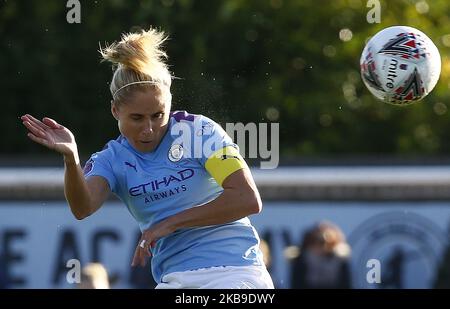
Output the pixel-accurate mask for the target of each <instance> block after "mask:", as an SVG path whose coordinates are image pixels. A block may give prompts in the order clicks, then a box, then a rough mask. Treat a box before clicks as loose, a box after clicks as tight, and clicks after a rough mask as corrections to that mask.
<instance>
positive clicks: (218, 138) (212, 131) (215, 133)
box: [196, 116, 239, 166]
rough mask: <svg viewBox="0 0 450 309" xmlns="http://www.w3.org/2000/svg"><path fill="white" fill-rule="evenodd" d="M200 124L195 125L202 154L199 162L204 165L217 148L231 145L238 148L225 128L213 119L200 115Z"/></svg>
mask: <svg viewBox="0 0 450 309" xmlns="http://www.w3.org/2000/svg"><path fill="white" fill-rule="evenodd" d="M199 120H200V126H199V125H197V127H198V128H197V131H196V134H197V135H200V136H201V138H202V152H201V153H202V156H201V158H200V163H201V164H202V165H203V166H205V164H206V161H207V160H208V159H209V158H210V157H211V156H212V155H213V154H214V153H216V152H217V151H218V150H221V149H223V148H225V147H228V146H231V147H234V148H236V149H237V150H238V152H239V148H238V146H237V145H236V144H235V143H234V142H233V140H232V139H231V137H230V136H229V135H228V134H227V132H225V130H224V129H223V128H222V127H221V126H220V125H219V124H218V123H216V122H215V121H213V120H211V119H209V118H208V117H205V116H201V117H200V119H199Z"/></svg>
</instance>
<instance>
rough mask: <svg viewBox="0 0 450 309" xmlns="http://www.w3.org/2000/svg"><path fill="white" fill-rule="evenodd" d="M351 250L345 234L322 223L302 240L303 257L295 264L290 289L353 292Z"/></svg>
mask: <svg viewBox="0 0 450 309" xmlns="http://www.w3.org/2000/svg"><path fill="white" fill-rule="evenodd" d="M349 259H350V246H349V245H348V244H347V242H346V240H345V236H344V234H343V233H342V231H341V230H340V229H339V227H337V226H336V225H334V224H332V223H330V222H320V223H318V224H317V225H315V226H314V227H313V228H312V229H310V230H308V231H307V232H306V233H305V234H304V237H303V240H302V243H301V246H300V254H299V256H298V257H297V258H295V259H294V260H293V272H292V280H291V287H292V288H297V289H298V288H303V289H314V288H331V289H346V288H350V287H351V286H350V280H351V279H350V265H349V264H350V262H349Z"/></svg>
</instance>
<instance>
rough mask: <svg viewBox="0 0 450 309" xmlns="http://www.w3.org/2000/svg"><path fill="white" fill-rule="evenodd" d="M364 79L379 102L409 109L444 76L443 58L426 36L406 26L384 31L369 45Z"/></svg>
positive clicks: (363, 59) (364, 55)
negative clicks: (442, 72) (409, 106)
mask: <svg viewBox="0 0 450 309" xmlns="http://www.w3.org/2000/svg"><path fill="white" fill-rule="evenodd" d="M360 67H361V76H362V80H363V82H364V84H365V85H366V86H367V88H368V89H369V91H370V92H371V93H372V94H373V95H374V96H375V97H377V98H378V99H380V100H382V101H384V102H387V103H391V104H395V105H408V104H411V103H414V102H417V101H419V100H421V99H423V98H424V97H425V96H426V95H427V94H428V93H430V92H431V90H433V88H434V86H436V83H437V81H438V79H439V75H440V73H441V56H440V54H439V51H438V49H437V47H436V45H434V43H433V42H432V41H431V40H430V38H429V37H427V36H426V35H425V34H424V33H423V32H421V31H419V30H417V29H415V28H412V27H407V26H394V27H389V28H386V29H383V30H381V31H380V32H378V33H377V34H375V36H373V37H372V38H371V39H370V40H369V42H368V43H367V44H366V46H365V48H364V50H363V52H362V55H361V59H360Z"/></svg>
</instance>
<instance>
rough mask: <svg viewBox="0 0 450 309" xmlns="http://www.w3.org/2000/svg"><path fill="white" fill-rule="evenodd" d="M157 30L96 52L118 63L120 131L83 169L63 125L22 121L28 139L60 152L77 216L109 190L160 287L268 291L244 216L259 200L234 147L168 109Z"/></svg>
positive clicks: (167, 80) (212, 128) (114, 106)
mask: <svg viewBox="0 0 450 309" xmlns="http://www.w3.org/2000/svg"><path fill="white" fill-rule="evenodd" d="M165 39H166V37H165V35H164V33H163V32H160V31H157V30H155V29H150V30H148V31H141V32H139V33H130V34H125V35H123V36H122V39H121V41H120V42H118V43H117V42H116V43H113V44H112V45H110V46H108V47H106V48H103V49H101V50H100V52H101V54H102V56H103V59H104V60H107V61H110V62H112V63H113V65H114V66H115V72H114V75H113V77H112V81H111V86H110V90H111V94H112V101H111V112H112V115H113V116H114V118H115V119H116V120H117V122H118V126H119V131H120V133H121V135H120V136H119V137H118V138H117V139H116V140H112V141H110V142H108V143H107V144H106V146H105V148H104V149H103V150H102V151H100V152H97V153H94V154H93V155H92V156H91V158H90V159H89V161H88V162H87V163H86V164H85V166H84V169H81V167H80V160H79V156H78V150H77V144H76V142H75V138H74V136H73V134H72V133H71V132H70V130H69V129H67V128H66V127H64V126H62V125H61V124H59V123H57V122H56V121H55V120H52V119H50V118H43V120H42V121H39V120H37V119H36V118H34V117H33V116H31V115H28V114H27V115H24V116H22V117H21V119H22V122H23V124H24V125H25V127H26V128H27V129H28V130H29V132H28V137H29V138H30V139H31V140H33V141H34V142H36V143H39V144H42V145H44V146H46V147H48V148H50V149H52V150H55V151H57V152H59V153H61V154H62V155H63V156H64V163H65V177H64V192H65V196H66V199H67V201H68V203H69V206H70V209H71V211H72V213H73V214H74V216H75V217H76V218H77V219H80V220H81V219H83V218H86V217H87V216H89V215H91V214H92V213H94V212H95V211H96V210H98V209H99V208H100V207H101V206H102V204H103V203H104V202H105V200H106V199H107V197H108V194H109V193H110V192H111V191H112V192H113V193H115V194H116V195H117V196H118V197H119V198H120V199H121V200H122V201H123V203H124V204H125V205H126V206H127V208H128V210H129V211H130V213H131V215H132V216H133V217H134V218H135V219H136V221H137V222H138V224H139V227H140V229H141V231H142V237H141V239H140V241H139V243H138V244H137V247H136V250H135V254H134V258H133V261H132V265H133V266H136V265H141V266H145V264H146V262H147V258H148V257H149V256H150V255H153V258H152V262H151V264H152V265H151V268H152V273H153V276H154V279H155V281H156V282H157V283H158V285H157V288H216V289H219V288H260V289H262V288H273V283H272V279H271V278H270V275H269V273H268V272H267V270H266V268H265V266H264V263H263V257H262V253H261V251H260V249H259V237H258V234H257V232H256V231H255V229H254V227H253V226H252V225H251V223H250V221H249V219H248V218H247V216H248V215H250V214H255V213H259V212H260V211H261V207H262V205H261V199H260V196H259V193H258V190H257V188H256V186H255V183H254V181H253V178H252V175H251V173H250V170H249V168H248V166H247V165H246V163H245V161H244V159H243V158H242V157H241V156H240V154H239V151H238V149H237V146H236V145H235V144H234V143H233V142H232V140H231V138H230V137H229V136H228V135H227V134H226V133H225V131H224V130H223V129H222V128H221V127H220V126H219V125H218V124H217V123H215V122H214V121H212V120H211V119H209V118H207V117H205V116H202V115H193V114H188V113H186V112H184V111H175V112H172V113H171V112H170V109H171V93H170V86H171V79H172V76H171V74H170V73H169V70H168V68H167V65H166V63H165V62H164V60H165V58H166V57H167V56H166V54H165V52H164V51H163V50H162V48H161V45H162V43H163V42H164V41H165Z"/></svg>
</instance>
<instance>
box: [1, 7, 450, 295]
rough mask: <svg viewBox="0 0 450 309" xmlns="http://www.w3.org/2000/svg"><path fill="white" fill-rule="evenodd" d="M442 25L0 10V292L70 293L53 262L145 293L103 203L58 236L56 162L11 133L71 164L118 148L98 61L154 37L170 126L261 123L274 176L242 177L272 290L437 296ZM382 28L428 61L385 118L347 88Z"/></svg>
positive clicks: (315, 11)
mask: <svg viewBox="0 0 450 309" xmlns="http://www.w3.org/2000/svg"><path fill="white" fill-rule="evenodd" d="M378 4H379V5H380V6H379V7H380V11H379V12H380V14H379V17H380V22H379V23H377V22H374V23H371V22H370V19H368V15H370V16H372V15H373V14H372V13H370V11H371V10H372V9H373V8H376V7H377V5H378ZM76 7H79V9H80V16H79V17H80V19H79V23H78V22H74V23H69V22H68V17H69V15H70V16H72V17H73V16H74V11H72V10H73V9H75V8H76ZM75 15H76V14H75ZM449 16H450V3H449V2H448V1H446V0H429V1H424V0H419V1H417V0H394V1H366V0H333V1H312V0H301V1H300V0H298V1H297V0H245V1H244V0H223V1H218V0H217V1H200V0H140V1H125V0H105V1H101V0H97V1H64V0H47V1H38V0H32V1H29V0H28V1H25V0H4V1H1V2H0V37H1V40H0V85H1V86H0V87H1V89H2V95H1V103H2V110H3V111H2V113H1V116H0V117H1V122H0V132H2V133H1V134H2V139H3V143H2V144H1V145H0V287H4V288H74V287H77V285H76V284H73V282H71V280H69V279H70V278H69V277H70V274H68V272H69V271H70V270H71V269H72V268H71V267H69V266H68V264H67V263H68V261H69V260H71V259H76V260H78V261H80V263H81V264H80V267H82V268H83V266H86V267H88V266H90V265H91V264H90V263H96V264H95V265H97V266H99V265H100V266H102V265H103V267H104V269H102V270H101V271H100V273H101V274H102V275H101V276H102V278H104V277H105V272H106V273H107V276H108V279H105V280H108V285H105V284H104V285H101V286H103V287H105V286H110V287H112V288H122V287H123V288H131V287H134V288H148V287H152V286H153V285H154V283H153V282H152V280H151V275H150V271H149V269H148V268H147V269H131V268H130V266H129V265H130V263H131V258H132V255H133V252H134V248H135V245H136V243H137V240H138V237H139V230H138V227H137V224H135V223H134V221H133V220H132V218H131V216H130V215H129V214H128V213H127V211H126V209H125V207H124V206H123V205H121V204H120V203H119V202H118V201H117V200H115V199H114V197H112V198H111V200H110V201H108V203H107V204H106V205H105V206H104V207H103V208H102V209H101V210H100V211H98V212H97V213H95V214H94V215H92V216H91V217H89V218H87V219H86V220H83V221H81V222H79V221H76V220H75V219H74V218H72V217H71V214H70V211H69V209H68V207H67V205H66V203H65V201H64V196H63V187H62V185H63V170H62V166H63V165H62V159H61V158H60V157H59V156H58V155H56V154H53V153H51V152H50V151H48V150H47V149H44V148H43V147H40V146H38V145H36V144H34V143H32V142H31V141H30V140H28V138H27V137H26V130H25V128H24V127H23V126H22V123H21V121H20V119H19V117H20V115H22V114H24V113H30V114H32V115H35V116H37V117H38V118H42V117H44V116H48V117H52V118H54V119H56V120H57V121H59V122H60V123H62V124H63V125H65V126H66V127H68V128H69V129H71V130H72V132H73V133H74V134H75V136H76V139H77V143H78V148H79V151H80V155H81V159H82V161H83V162H85V161H86V160H87V159H88V158H89V156H90V155H91V154H92V153H93V152H96V151H98V150H100V149H102V148H103V145H104V144H105V143H106V142H107V141H109V140H111V139H115V138H116V137H117V136H118V134H119V133H118V130H117V124H116V122H115V120H114V119H113V117H112V116H111V114H110V100H111V95H110V92H109V82H110V80H111V76H112V69H111V67H110V66H109V65H108V64H105V63H100V54H99V53H98V49H99V44H101V45H102V46H104V45H105V44H106V43H111V42H113V41H115V40H118V39H119V38H120V35H121V33H123V32H129V31H135V30H138V29H141V28H144V29H145V28H148V27H149V26H154V27H158V28H161V29H163V30H164V31H166V32H167V34H169V36H170V40H169V41H167V42H166V49H167V53H168V55H169V61H168V62H169V65H170V70H171V71H172V72H173V74H174V75H175V76H176V77H177V79H175V80H174V81H173V85H172V92H173V109H174V110H176V109H181V110H187V111H189V112H191V113H196V114H204V115H207V116H208V117H211V118H213V119H214V120H216V121H217V122H219V123H221V124H222V125H225V124H226V123H237V122H242V123H244V124H247V123H256V124H260V123H269V124H270V123H279V139H278V141H279V157H280V160H279V167H278V168H276V169H272V170H262V169H260V165H259V163H260V161H262V160H261V158H259V159H258V158H256V159H250V160H249V162H250V164H251V166H252V167H253V174H254V177H255V180H256V182H257V185H258V187H259V189H260V192H261V195H262V197H263V202H264V210H263V212H262V213H261V214H259V215H257V216H252V217H251V220H252V222H253V223H254V225H255V226H256V228H257V229H258V231H259V232H260V236H261V238H262V239H264V242H263V244H262V245H263V246H264V249H265V250H267V254H266V255H267V256H268V257H270V259H268V261H267V263H268V266H269V268H270V271H271V272H272V275H273V278H274V281H275V285H276V287H278V288H291V287H312V288H314V287H340V288H434V287H447V288H448V287H450V249H449V235H450V204H449V201H450V168H449V163H450V142H449V140H450V121H449V120H450V113H449V111H448V106H449V104H450V94H449V88H450V80H449V75H450V61H449V58H448V54H449V51H450V17H449ZM393 25H407V26H411V27H415V28H418V29H419V30H421V31H423V32H424V33H426V34H427V35H428V36H429V37H430V38H431V39H432V40H433V41H434V43H435V44H436V46H437V47H438V49H439V51H440V53H441V60H442V73H441V77H440V80H439V82H438V84H437V86H436V88H435V89H434V90H433V92H432V93H431V94H430V95H428V96H427V97H426V98H425V99H424V100H423V101H421V102H420V103H417V104H414V105H412V106H408V107H403V108H401V107H396V106H391V105H388V104H385V103H382V102H380V101H377V100H376V99H375V98H374V97H373V96H372V95H371V94H370V93H369V91H368V90H367V89H366V88H365V86H364V84H363V82H362V80H361V77H360V73H359V59H360V55H361V52H362V50H363V48H364V45H365V43H366V42H367V40H368V39H369V38H370V37H371V36H373V35H374V34H375V33H377V32H378V31H379V30H381V29H383V28H385V27H388V26H393ZM277 138H278V137H277ZM244 156H245V154H244ZM377 263H378V264H377ZM377 265H378V266H380V267H377ZM90 269H92V268H90ZM95 269H97V268H95ZM380 269H381V270H380ZM88 273H89V274H92V273H95V272H94V271H90V272H88ZM325 274H327V275H325ZM68 276H69V277H68ZM86 276H87V275H85V276H84V277H83V276H82V277H83V278H85V277H86Z"/></svg>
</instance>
